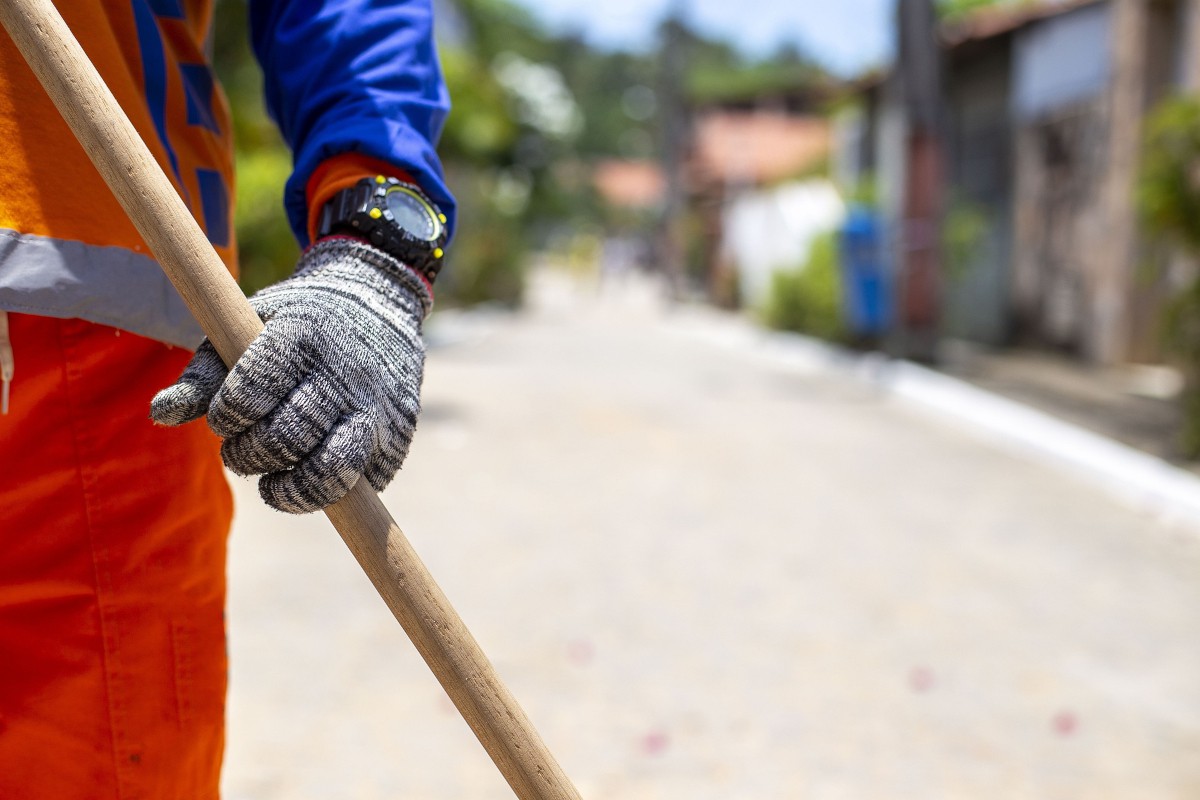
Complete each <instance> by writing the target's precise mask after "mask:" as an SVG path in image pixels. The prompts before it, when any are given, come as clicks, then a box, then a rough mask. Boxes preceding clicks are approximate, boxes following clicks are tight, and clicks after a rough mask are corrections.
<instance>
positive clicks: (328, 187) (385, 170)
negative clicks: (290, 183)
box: [305, 153, 412, 242]
mask: <svg viewBox="0 0 1200 800" xmlns="http://www.w3.org/2000/svg"><path fill="white" fill-rule="evenodd" d="M375 175H387V176H388V177H393V178H400V179H402V180H405V181H409V182H411V181H412V177H411V176H409V174H408V173H407V172H405V171H404V170H401V169H397V168H396V167H395V166H394V165H392V164H389V163H387V162H386V161H380V160H379V159H377V158H371V157H370V156H364V155H361V154H359V153H343V154H342V155H338V156H334V157H333V158H330V159H327V160H325V161H322V162H321V165H320V166H319V167H317V168H316V169H315V170H313V174H312V175H310V176H309V178H308V185H307V186H306V187H305V194H306V195H307V196H308V240H309V242H315V241H316V240H317V224H318V223H319V222H320V220H321V209H322V208H324V206H325V204H326V203H327V202H329V199H330V198H331V197H333V196H334V195H335V194H337V193H338V192H340V191H341V190H342V189H349V188H350V187H351V186H353V185H354V184H356V183H358V182H359V181H361V180H362V179H363V178H370V177H373V176H375Z"/></svg>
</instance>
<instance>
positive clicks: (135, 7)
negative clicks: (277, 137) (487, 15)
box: [0, 0, 451, 800]
mask: <svg viewBox="0 0 1200 800" xmlns="http://www.w3.org/2000/svg"><path fill="white" fill-rule="evenodd" d="M414 2H415V0H414ZM57 5H58V8H59V11H60V13H62V15H63V17H64V19H65V20H66V22H67V24H68V25H69V27H70V28H71V29H72V30H73V31H75V32H76V35H77V36H78V37H79V38H80V42H81V44H82V45H83V47H84V50H85V51H86V52H87V54H88V56H89V57H90V58H91V59H92V61H93V63H94V64H95V65H96V66H97V68H98V70H99V71H100V73H101V75H102V77H103V78H104V79H105V81H106V83H107V84H108V86H109V88H110V89H111V90H112V92H113V94H114V95H115V97H116V98H117V100H118V102H119V103H120V104H121V107H122V108H123V109H124V111H125V112H126V114H127V115H128V116H129V117H130V119H131V120H132V122H133V124H134V126H135V127H136V128H137V130H138V132H139V133H140V134H141V136H142V139H143V140H144V141H145V142H146V144H147V145H148V146H149V148H150V150H151V152H152V153H153V154H154V156H155V158H156V159H157V160H158V162H159V164H160V166H161V167H162V168H163V171H164V172H165V173H166V174H167V175H168V176H169V177H170V178H171V179H172V181H174V183H175V186H176V189H177V190H178V192H179V194H180V196H181V197H182V198H183V199H184V201H185V202H186V203H187V204H188V206H189V208H191V210H192V212H193V214H194V216H195V217H196V219H197V221H198V222H199V223H200V224H201V226H202V227H203V229H204V230H205V232H206V234H207V236H208V238H209V240H210V241H211V242H212V244H213V246H214V247H215V248H216V250H217V252H218V253H219V254H220V256H221V258H222V259H223V260H224V262H225V263H226V264H227V265H228V266H229V268H230V269H231V270H232V271H234V272H235V274H236V246H235V242H234V228H233V202H232V199H233V194H234V193H233V156H232V147H231V138H230V137H231V131H230V124H229V113H228V110H227V107H226V103H225V100H224V98H223V96H222V94H221V91H220V88H219V86H218V85H217V84H216V82H215V81H214V80H213V77H212V73H211V70H210V68H209V65H208V63H207V59H206V57H205V50H206V48H205V42H206V40H207V37H208V35H209V28H210V24H211V21H212V13H213V12H212V2H211V0H90V1H89V2H84V1H83V0H79V1H77V0H70V2H67V1H66V0H60V2H58V4H57ZM253 5H254V3H252V6H253ZM325 5H327V6H329V8H330V9H333V10H332V11H331V12H330V13H329V14H326V15H324V16H321V20H323V22H322V23H321V24H329V23H330V22H331V21H336V20H337V19H339V18H342V17H344V18H347V19H350V18H353V19H355V21H356V25H357V26H358V28H357V30H359V31H360V33H361V30H362V28H363V25H362V24H361V20H362V19H364V16H363V14H357V15H355V14H352V13H350V12H351V11H352V10H353V9H351V8H350V5H352V3H350V2H349V1H348V0H336V2H334V0H327V2H325ZM362 5H363V7H364V8H365V7H366V6H367V5H368V4H366V3H365V2H364V3H363V4H362ZM335 6H336V9H335V8H334V7H335ZM401 6H404V7H405V8H404V9H401V10H405V9H407V4H406V2H401V3H398V4H397V5H396V6H387V7H384V6H379V9H380V10H379V11H377V12H372V13H377V14H380V15H382V14H385V13H387V14H394V13H395V9H396V8H399V7H401ZM257 8H258V10H257V11H256V12H255V13H256V14H257V15H258V18H257V19H256V24H258V26H259V28H262V27H263V26H264V24H266V23H270V24H271V25H277V26H279V30H278V35H279V36H281V37H283V38H287V37H291V36H294V35H295V34H296V32H297V31H302V30H303V26H304V25H306V24H307V22H306V20H307V19H308V17H307V16H306V15H310V14H311V15H312V16H313V18H314V19H316V18H317V16H318V15H316V13H315V12H313V11H311V10H305V9H304V8H300V7H299V5H298V4H293V5H292V6H287V7H286V8H285V4H283V3H279V4H278V5H275V4H271V3H265V2H260V3H258V4H257ZM385 8H388V9H391V10H390V11H385V10H384V9H385ZM333 11H336V12H337V13H333ZM408 12H411V9H407V12H406V13H408ZM363 13H364V14H365V13H368V12H363ZM339 15H340V17H339ZM409 16H410V17H412V19H413V20H415V22H414V23H413V24H412V25H410V26H409V28H410V29H411V30H409V32H408V34H406V35H409V37H410V39H412V40H413V41H416V42H418V44H419V43H420V42H422V41H426V40H428V42H429V44H428V54H430V55H431V54H432V44H431V43H432V34H431V25H430V24H428V20H426V19H425V18H424V17H421V16H420V15H417V16H413V15H412V14H411V13H409ZM381 19H382V18H381ZM264 21H266V22H264ZM401 21H402V22H403V20H401ZM386 22H387V23H388V25H390V26H391V27H393V28H394V27H395V25H394V24H393V23H395V22H396V20H395V19H390V18H389V19H388V20H386ZM289 26H290V27H289ZM414 31H415V32H414ZM285 33H286V36H284V34H285ZM260 34H261V31H260ZM330 35H333V34H330ZM338 35H341V34H338ZM342 38H343V39H345V38H346V37H344V36H343V37H342ZM256 44H262V42H256ZM356 46H357V45H356ZM396 46H397V47H401V46H403V47H415V45H411V42H410V43H407V44H406V43H404V42H401V43H399V44H397V45H396ZM422 54H424V51H422ZM284 55H286V53H285V54H284ZM309 55H310V54H309V53H305V56H306V58H307V57H309ZM374 55H375V62H376V67H377V68H378V69H381V70H383V69H386V65H387V64H389V63H392V62H394V61H396V59H395V58H393V57H391V56H387V54H386V53H385V54H383V55H380V54H379V53H375V54H374ZM267 56H268V57H269V58H270V59H277V58H279V54H277V53H269V54H267ZM260 58H264V56H263V54H261V53H260ZM309 60H310V61H311V60H312V59H311V58H309ZM419 60H421V61H428V58H425V57H424V55H423V56H422V59H419ZM417 61H418V59H413V64H414V65H415V64H416V63H417ZM264 67H265V68H267V69H268V71H269V70H270V69H271V67H270V66H269V65H268V64H267V63H266V62H265V60H264ZM413 69H416V67H415V66H414V67H413ZM422 69H424V70H425V71H426V72H427V73H428V74H429V75H431V76H432V78H430V79H429V80H424V81H419V82H417V83H416V84H413V85H418V86H420V87H424V88H422V91H423V92H424V93H425V94H426V95H430V97H431V98H432V99H429V98H426V99H427V100H428V102H426V101H425V100H421V99H420V98H418V100H420V102H421V103H424V106H427V110H426V112H425V113H426V115H427V117H428V119H429V120H430V122H429V123H428V125H429V126H431V127H430V129H429V130H425V131H423V132H420V133H419V135H415V136H410V137H408V139H411V141H414V142H417V141H419V142H424V143H425V144H424V145H423V146H424V147H425V148H426V150H427V151H428V152H425V151H422V152H421V153H420V154H419V157H418V156H413V157H411V158H406V157H389V154H391V155H395V153H391V151H389V150H388V149H387V148H388V147H390V146H395V145H396V143H397V142H401V141H407V140H406V139H405V137H404V136H398V135H393V136H390V137H389V136H386V135H385V136H382V137H379V136H375V137H372V138H373V139H382V140H383V143H382V145H379V144H378V143H376V144H374V145H373V144H370V143H364V146H362V147H359V146H358V144H357V143H356V140H355V139H354V136H355V135H356V132H355V130H349V131H348V132H347V131H341V132H337V131H335V132H333V133H330V132H328V131H326V132H325V135H326V141H324V142H322V143H320V147H319V148H318V147H316V145H314V146H313V147H309V148H308V149H307V151H306V153H307V155H305V156H304V158H306V159H307V160H308V162H311V163H309V166H308V167H307V168H306V169H305V170H304V171H303V174H300V173H301V169H300V167H299V166H298V167H297V173H298V179H299V180H300V183H299V197H300V205H301V209H302V210H301V211H300V212H299V217H300V218H297V212H296V209H295V207H294V203H292V199H294V197H293V198H292V199H290V200H289V217H290V219H291V223H292V226H293V229H294V230H296V232H297V236H298V238H300V239H301V241H302V242H304V241H305V240H306V239H307V238H308V236H307V232H306V230H305V227H306V221H307V220H306V219H304V216H305V213H306V212H307V216H308V217H310V218H311V217H313V216H315V213H316V211H317V210H318V209H319V208H320V206H321V204H323V203H324V201H325V200H326V199H328V198H329V197H330V196H331V195H332V194H333V193H334V192H335V191H337V190H338V189H340V188H342V187H344V186H347V185H350V184H352V183H353V182H355V181H357V180H358V179H360V178H362V177H363V176H365V175H369V174H375V173H377V172H390V173H392V174H396V173H397V172H402V171H404V170H407V171H409V172H410V173H412V174H414V175H416V176H417V180H419V181H420V180H422V179H423V178H424V180H425V181H427V182H432V183H434V184H436V186H435V187H434V188H435V191H433V192H432V193H433V194H434V196H435V197H437V198H438V199H439V200H441V202H442V204H443V206H444V207H450V205H451V203H450V201H449V200H448V199H447V198H445V197H439V193H440V192H441V191H442V190H443V189H444V186H443V184H442V183H441V177H440V167H438V166H437V164H436V158H435V157H433V156H431V155H430V153H431V152H432V149H431V148H432V145H431V144H429V141H430V140H431V138H435V137H436V132H435V131H434V132H432V133H431V131H433V129H435V128H440V117H439V116H438V114H444V111H445V103H444V102H443V101H442V100H443V96H444V87H443V86H442V84H441V82H440V74H439V73H438V72H437V67H436V58H434V59H433V63H432V66H431V67H429V66H423V67H422ZM297 80H301V81H307V80H308V79H307V78H305V77H304V76H301V77H300V78H298V79H297ZM309 83H311V81H309ZM411 83H412V82H411V81H410V82H409V83H402V84H401V85H402V86H404V87H407V86H409V84H411ZM405 91H408V90H407V89H405ZM283 94H287V93H286V92H284V93H283ZM347 102H349V103H351V104H357V106H356V107H358V108H360V109H361V113H362V114H364V115H366V116H367V117H369V118H371V119H372V120H374V118H375V117H378V118H380V119H384V120H388V121H389V122H388V124H390V125H392V126H393V128H395V127H396V126H397V125H402V123H403V120H404V118H405V114H404V113H403V110H402V109H401V111H395V110H394V109H390V108H389V110H387V113H384V112H382V111H380V110H379V109H378V108H376V107H373V106H372V105H371V104H369V103H363V102H362V98H361V97H350V98H349V99H348V100H347ZM389 102H390V101H389ZM414 102H415V101H414ZM322 103H324V106H321V104H320V103H317V104H315V105H318V106H321V107H325V106H328V107H330V108H333V106H330V103H329V96H328V95H326V96H325V97H323V99H322ZM308 105H310V106H311V105H314V104H313V103H309V104H308ZM396 107H397V108H400V106H396ZM330 113H331V114H332V115H333V116H334V117H335V118H337V119H339V120H341V119H342V118H343V117H345V116H346V115H341V114H338V113H337V111H336V109H334V110H333V111H331V112H330ZM372 115H374V116H372ZM349 116H351V117H352V116H353V115H349ZM397 119H399V120H400V122H396V121H395V120H397ZM351 121H353V120H351ZM290 124H291V125H292V127H296V126H297V125H299V123H296V122H295V121H294V120H293V121H291V123H290ZM304 124H305V125H306V126H308V127H311V124H310V121H309V120H305V121H304ZM283 127H284V133H285V136H287V138H288V139H289V142H291V143H292V144H293V146H294V147H298V145H297V142H296V141H295V138H296V136H297V135H298V134H295V131H289V129H288V128H289V124H288V123H284V124H283ZM335 134H336V135H335ZM338 137H340V138H338ZM0 140H2V141H3V142H4V147H2V148H0V323H3V322H4V321H5V320H4V317H7V322H8V326H7V328H8V333H7V336H5V335H4V328H5V326H4V325H3V324H0V364H4V363H6V359H7V357H9V356H12V357H13V358H12V360H13V361H15V374H14V375H13V380H12V387H11V399H10V407H9V410H8V413H7V414H4V415H0V798H3V799H4V800H7V798H22V800H68V799H70V800H75V799H76V798H84V797H86V798H103V799H104V800H108V798H113V799H114V800H115V799H116V798H120V799H121V800H143V799H145V800H149V799H150V798H154V799H155V800H168V799H170V798H181V799H182V798H188V800H203V799H205V798H213V797H216V796H217V793H218V779H219V773H220V763H221V753H222V744H223V735H224V734H223V725H224V719H223V716H224V698H225V684H226V678H225V675H226V660H225V658H226V657H225V628H224V617H223V609H224V601H225V579H224V570H225V540H226V536H227V534H228V530H229V523H230V520H231V515H232V505H231V498H230V493H229V489H228V486H227V485H226V483H225V479H224V476H223V474H222V468H221V463H220V458H219V453H218V445H219V441H218V440H217V439H216V438H215V437H214V436H213V435H212V434H211V433H210V432H209V430H208V428H207V426H205V425H203V424H194V425H186V426H183V427H182V428H178V429H167V428H159V427H155V426H153V425H152V424H151V423H150V421H149V418H148V408H149V402H150V398H151V397H152V396H153V394H154V392H156V391H157V390H159V389H161V388H163V387H165V386H167V385H169V384H171V383H172V382H174V381H175V380H176V379H177V377H178V376H179V374H180V372H182V370H183V367H184V365H185V364H186V363H187V360H188V359H189V358H190V356H191V353H190V350H191V349H193V348H194V347H195V346H196V345H197V344H198V343H199V341H200V339H201V336H202V334H201V332H200V330H199V328H198V326H197V325H196V323H195V321H194V320H193V318H192V317H191V315H190V313H189V312H188V311H187V309H186V308H185V307H184V305H183V303H182V301H181V300H180V298H179V296H178V295H177V294H176V292H175V291H174V289H173V288H172V287H171V286H170V284H169V283H168V282H167V280H166V278H165V277H164V276H163V273H162V272H161V270H160V269H159V268H158V266H157V264H156V263H155V262H154V261H153V259H152V258H151V256H150V255H149V253H148V251H147V248H146V246H145V244H144V243H143V241H142V239H141V237H140V236H139V235H138V233H137V232H136V230H135V229H134V228H133V226H132V224H131V223H130V222H129V221H128V219H127V218H126V216H125V214H124V213H123V211H122V210H121V208H120V206H119V205H118V204H117V202H116V200H115V198H114V197H113V196H112V194H111V193H110V192H109V190H108V189H107V187H106V186H105V185H104V183H103V181H102V179H101V178H100V175H99V174H98V173H97V171H96V170H95V169H94V168H93V167H92V165H91V163H90V161H89V160H88V158H87V156H86V154H85V153H84V151H83V150H82V148H81V147H80V146H79V145H78V143H77V142H76V141H75V139H74V137H73V136H72V134H71V133H70V130H69V129H68V128H67V126H66V124H65V123H64V122H63V120H62V119H61V117H60V116H59V114H58V112H57V111H56V110H55V109H54V107H53V105H52V104H51V103H50V101H49V99H48V98H47V97H46V96H45V93H44V92H43V90H42V89H41V87H40V86H39V85H38V83H37V81H36V79H35V78H34V76H33V74H32V72H31V71H30V70H29V69H28V67H27V66H26V65H25V63H24V61H23V59H22V58H21V56H20V54H19V53H18V51H17V50H16V48H15V46H14V45H13V44H12V42H11V41H10V40H9V39H8V38H7V37H6V36H3V35H2V34H0ZM410 144H411V142H410ZM380 147H382V148H383V149H380ZM354 150H357V151H358V152H357V153H354V152H352V151H354ZM314 153H315V155H314ZM297 160H298V162H299V161H300V153H299V151H298V152H297ZM430 176H434V177H430ZM293 178H294V180H293V182H294V181H295V180H296V179H297V176H293ZM289 192H290V193H291V194H292V195H294V194H295V192H294V191H293V188H292V183H289ZM306 202H307V203H308V208H307V209H305V208H303V207H304V205H305V203H306Z"/></svg>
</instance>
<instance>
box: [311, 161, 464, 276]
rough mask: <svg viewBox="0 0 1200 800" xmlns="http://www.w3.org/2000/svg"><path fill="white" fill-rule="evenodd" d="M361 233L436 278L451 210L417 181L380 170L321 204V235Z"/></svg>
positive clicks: (360, 234) (379, 246)
mask: <svg viewBox="0 0 1200 800" xmlns="http://www.w3.org/2000/svg"><path fill="white" fill-rule="evenodd" d="M333 233H345V234H350V235H351V236H359V237H362V238H364V239H366V240H367V241H369V242H371V244H373V245H375V246H376V247H378V248H379V249H380V250H382V251H384V252H385V253H387V254H388V255H391V256H395V257H396V258H398V259H399V260H400V261H402V262H404V263H405V264H407V265H408V266H410V267H412V268H413V269H415V270H417V271H418V272H420V273H421V274H422V275H424V276H425V277H426V278H427V279H428V280H429V282H430V283H433V281H434V280H435V279H436V278H437V274H438V272H439V271H440V270H441V268H442V257H443V256H444V255H445V251H444V250H443V248H444V247H445V246H446V238H447V232H446V215H445V214H443V213H442V212H441V210H440V209H439V208H438V207H437V206H436V205H434V204H433V201H432V200H430V199H429V198H428V197H426V196H425V194H424V193H423V192H422V191H421V190H420V188H418V187H417V186H416V185H415V184H412V183H408V182H406V181H402V180H400V179H399V178H388V177H385V176H383V175H376V176H375V177H374V178H363V179H362V180H361V181H359V182H358V183H356V184H354V185H353V186H351V187H350V188H349V189H342V190H341V191H340V192H338V193H337V194H335V195H334V196H333V197H331V198H330V199H329V202H327V203H326V204H325V205H324V207H322V209H321V218H320V219H319V220H318V222H317V238H318V239H319V238H321V237H323V236H329V235H330V234H333Z"/></svg>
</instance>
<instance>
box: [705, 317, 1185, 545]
mask: <svg viewBox="0 0 1200 800" xmlns="http://www.w3.org/2000/svg"><path fill="white" fill-rule="evenodd" d="M726 319H728V318H726ZM713 322H714V320H713V319H712V318H708V319H706V320H704V321H703V324H698V323H699V321H697V323H693V324H687V325H686V326H685V327H686V328H687V329H688V332H689V333H690V334H691V335H692V336H693V337H694V338H699V339H703V340H705V341H708V342H709V343H711V344H714V345H717V346H722V347H725V348H738V349H742V348H747V347H749V348H750V349H751V350H752V351H753V352H754V353H755V354H756V355H758V356H760V357H763V358H765V359H766V360H767V361H769V362H771V363H774V364H778V365H781V366H785V367H788V368H792V369H799V370H801V371H816V370H827V371H834V372H839V373H843V374H848V375H850V376H852V377H853V378H854V379H856V380H859V381H861V382H863V383H866V384H869V385H871V386H873V387H875V388H877V389H878V390H879V391H881V392H883V393H884V394H887V395H891V396H894V397H896V398H899V399H900V400H903V401H905V402H908V403H911V404H913V405H915V406H918V407H921V408H923V409H925V410H928V411H932V412H935V413H936V414H937V415H938V417H939V418H940V419H949V420H951V421H953V422H955V423H958V424H960V425H963V426H965V427H966V428H968V429H970V430H972V431H973V432H975V433H977V434H979V435H981V436H982V437H983V438H985V439H987V440H989V441H991V442H993V443H995V444H998V445H1000V446H1002V447H1004V448H1006V449H1009V450H1010V451H1012V452H1016V453H1019V454H1022V455H1025V456H1028V457H1032V458H1034V459H1036V460H1038V461H1040V462H1043V463H1047V464H1050V465H1052V466H1055V467H1057V468H1060V469H1063V470H1065V471H1067V472H1070V473H1073V474H1075V475H1077V476H1078V477H1080V478H1082V479H1084V480H1086V481H1088V482H1090V483H1092V484H1093V485H1096V486H1098V487H1100V488H1102V489H1104V490H1106V491H1108V492H1109V493H1111V494H1113V495H1114V496H1116V497H1117V498H1119V499H1120V500H1122V501H1124V502H1126V503H1128V504H1131V505H1133V506H1134V507H1135V508H1138V509H1139V510H1142V511H1145V512H1147V513H1150V514H1154V515H1156V516H1158V517H1160V518H1162V519H1163V520H1165V521H1170V522H1184V523H1187V524H1188V525H1189V527H1191V526H1195V527H1198V528H1200V476H1197V475H1194V474H1193V473H1191V472H1188V471H1187V470H1183V469H1180V468H1179V467H1176V466H1173V465H1171V464H1169V463H1168V462H1166V461H1164V460H1162V459H1160V458H1156V457H1155V456H1152V455H1150V454H1148V453H1144V452H1142V451H1141V450H1137V449H1135V448H1133V447H1129V446H1128V445H1125V444H1121V443H1120V442H1117V441H1114V440H1112V439H1109V438H1107V437H1105V436H1102V435H1100V434H1098V433H1094V432H1092V431H1090V430H1087V429H1086V428H1083V427H1080V426H1078V425H1075V424H1073V423H1070V422H1066V421H1064V420H1062V419H1059V418H1058V417H1055V416H1053V415H1051V414H1048V413H1046V412H1044V411H1039V410H1037V409H1035V408H1031V407H1030V406H1027V405H1024V404H1022V403H1018V402H1016V401H1014V400H1010V399H1008V398H1006V397H1001V396H1000V395H997V394H994V393H993V392H989V391H987V390H985V389H980V388H979V387H977V386H973V385H971V384H969V383H967V382H966V381H962V380H959V379H957V378H952V377H950V376H948V375H944V374H942V373H940V372H936V371H934V370H931V369H928V368H926V367H922V366H920V365H918V364H914V363H912V362H909V361H902V360H896V359H890V358H888V357H886V356H883V355H880V354H878V353H865V354H863V353H856V352H853V351H850V350H846V349H843V348H839V347H835V346H833V345H831V344H829V343H827V342H824V341H822V340H820V339H815V338H812V337H808V336H802V335H800V334H791V333H772V332H765V331H762V330H761V329H757V328H755V327H754V326H753V325H751V324H749V323H747V322H746V321H745V320H738V321H736V322H733V321H730V322H732V324H730V325H729V326H728V327H725V328H724V329H723V330H720V332H718V330H715V329H714V328H713V326H712V324H713Z"/></svg>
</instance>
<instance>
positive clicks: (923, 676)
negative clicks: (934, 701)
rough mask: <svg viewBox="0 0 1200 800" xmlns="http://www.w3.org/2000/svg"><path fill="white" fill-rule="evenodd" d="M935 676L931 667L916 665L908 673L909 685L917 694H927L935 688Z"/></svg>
mask: <svg viewBox="0 0 1200 800" xmlns="http://www.w3.org/2000/svg"><path fill="white" fill-rule="evenodd" d="M933 677H934V676H933V670H931V669H929V667H914V668H913V669H912V670H910V671H909V673H908V687H909V688H910V689H912V690H913V691H914V692H916V693H917V694H925V693H926V692H928V691H930V690H931V689H933V683H934V680H933Z"/></svg>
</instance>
